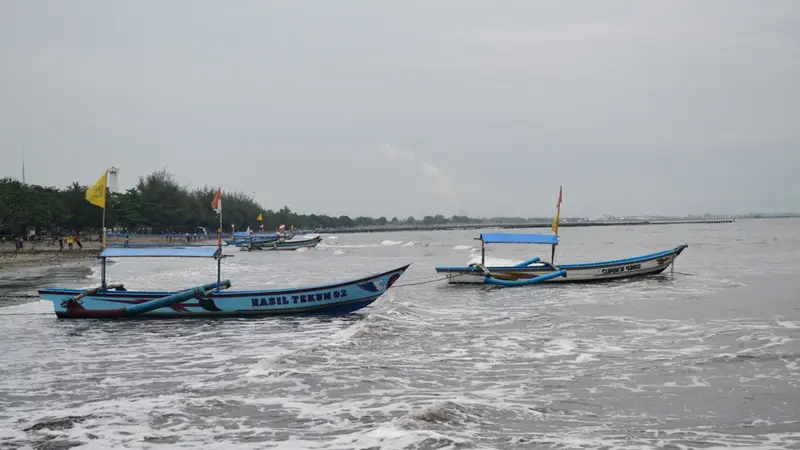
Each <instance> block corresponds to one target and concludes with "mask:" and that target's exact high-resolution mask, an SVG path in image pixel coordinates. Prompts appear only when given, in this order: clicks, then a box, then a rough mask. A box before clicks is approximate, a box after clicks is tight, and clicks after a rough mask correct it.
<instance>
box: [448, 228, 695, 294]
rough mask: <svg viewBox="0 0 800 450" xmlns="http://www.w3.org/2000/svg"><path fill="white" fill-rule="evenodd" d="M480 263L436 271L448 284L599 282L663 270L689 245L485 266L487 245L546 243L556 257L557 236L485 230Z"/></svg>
mask: <svg viewBox="0 0 800 450" xmlns="http://www.w3.org/2000/svg"><path fill="white" fill-rule="evenodd" d="M476 239H477V240H480V241H481V262H480V264H470V265H468V266H436V267H435V269H436V272H437V273H440V274H443V275H445V276H446V277H447V282H448V283H449V284H490V285H496V286H505V287H514V286H528V285H533V284H540V283H548V282H558V283H567V282H598V281H607V280H612V279H619V278H630V277H641V276H647V275H654V274H658V273H661V272H663V271H664V270H665V269H667V267H670V266H671V265H672V264H673V263H674V261H675V259H676V258H677V257H678V256H679V255H680V254H681V252H683V250H685V249H686V248H687V247H688V246H687V245H686V244H682V245H679V246H677V247H675V248H672V249H668V250H663V251H659V252H655V253H650V254H646V255H641V256H635V257H632V258H625V259H617V260H609V261H600V262H590V263H577V264H559V265H555V264H554V263H553V262H546V261H542V260H541V259H540V258H539V257H535V258H531V259H529V260H527V261H523V262H521V263H519V264H515V265H513V266H486V264H485V263H486V244H544V245H550V246H552V252H551V255H552V256H551V260H554V259H555V258H554V256H555V247H556V245H558V243H559V240H558V236H555V235H549V234H516V233H483V234H481V235H480V237H478V238H476Z"/></svg>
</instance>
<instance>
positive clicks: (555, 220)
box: [553, 210, 561, 235]
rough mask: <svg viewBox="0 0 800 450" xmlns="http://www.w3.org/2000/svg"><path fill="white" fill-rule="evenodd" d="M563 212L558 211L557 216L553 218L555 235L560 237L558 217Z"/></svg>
mask: <svg viewBox="0 0 800 450" xmlns="http://www.w3.org/2000/svg"><path fill="white" fill-rule="evenodd" d="M560 212H561V211H560V210H556V216H555V217H554V218H553V233H555V234H556V235H558V215H559V213H560Z"/></svg>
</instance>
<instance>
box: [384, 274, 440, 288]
mask: <svg viewBox="0 0 800 450" xmlns="http://www.w3.org/2000/svg"><path fill="white" fill-rule="evenodd" d="M450 278H452V276H450V275H448V276H446V277H444V278H442V277H439V278H434V279H432V280H424V281H417V282H414V283H403V284H395V285H393V286H392V289H394V288H399V287H406V286H417V285H420V284H428V283H436V282H437V281H444V280H448V279H450Z"/></svg>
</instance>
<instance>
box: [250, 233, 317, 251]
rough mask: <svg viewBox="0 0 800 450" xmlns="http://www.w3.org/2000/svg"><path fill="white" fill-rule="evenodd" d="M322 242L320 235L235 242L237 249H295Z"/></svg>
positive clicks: (313, 245) (309, 246)
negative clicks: (293, 238) (267, 240)
mask: <svg viewBox="0 0 800 450" xmlns="http://www.w3.org/2000/svg"><path fill="white" fill-rule="evenodd" d="M320 242H322V237H320V236H314V237H311V238H307V239H298V240H296V241H292V240H284V239H279V240H277V241H271V242H251V243H243V244H237V245H236V246H237V247H239V250H244V251H249V250H297V249H300V248H314V247H316V246H317V244H319V243H320Z"/></svg>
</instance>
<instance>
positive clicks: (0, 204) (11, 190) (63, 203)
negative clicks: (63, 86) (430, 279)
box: [0, 171, 515, 236]
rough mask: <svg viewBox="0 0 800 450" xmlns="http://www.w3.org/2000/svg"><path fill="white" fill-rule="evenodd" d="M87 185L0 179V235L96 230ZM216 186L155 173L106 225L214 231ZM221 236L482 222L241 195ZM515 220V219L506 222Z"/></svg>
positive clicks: (110, 201)
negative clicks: (273, 202)
mask: <svg viewBox="0 0 800 450" xmlns="http://www.w3.org/2000/svg"><path fill="white" fill-rule="evenodd" d="M86 189H87V186H84V185H81V184H79V183H72V184H71V185H70V186H69V187H67V188H66V189H57V188H54V187H44V186H37V185H31V184H22V183H21V182H19V181H17V180H14V179H11V178H3V179H0V235H6V236H8V235H9V234H24V233H25V231H26V230H35V231H36V233H37V234H43V233H48V232H56V231H61V232H72V231H78V232H82V233H88V232H99V230H100V226H101V223H102V214H103V210H102V209H101V208H99V207H97V206H95V205H92V204H91V203H89V202H88V201H87V200H86ZM215 193H216V187H202V188H196V189H188V188H186V187H184V186H181V185H180V184H179V183H178V182H177V181H175V179H174V177H173V175H172V174H170V173H168V172H166V171H156V172H153V173H152V174H150V175H147V176H144V177H140V178H139V182H138V183H137V184H136V186H134V187H133V188H131V189H128V190H127V191H125V192H121V193H109V194H108V197H107V204H106V206H107V208H108V209H107V211H106V226H107V227H108V228H109V230H111V229H116V230H119V231H123V230H124V231H128V232H131V233H137V232H151V233H168V232H176V233H185V232H194V231H197V230H198V227H204V228H205V229H206V230H207V231H208V232H209V233H214V232H216V229H217V226H218V223H219V222H218V219H217V218H216V215H215V213H214V212H213V211H212V209H211V200H212V199H213V197H214V194H215ZM222 205H223V219H224V226H225V230H224V231H226V232H229V231H230V225H231V224H235V225H236V229H237V230H245V229H247V227H248V226H249V227H251V228H253V229H257V228H258V225H259V222H258V221H257V220H256V218H257V217H258V215H259V214H263V216H262V217H263V219H264V221H263V223H264V229H266V230H274V229H276V228H277V227H278V225H280V224H286V225H287V226H289V225H294V226H295V227H296V228H305V229H317V228H340V227H354V226H356V227H357V226H375V225H390V224H443V223H475V222H481V220H478V219H472V218H469V217H464V216H453V217H451V218H446V217H444V216H441V215H436V216H427V217H425V218H424V219H422V220H417V219H415V218H413V217H408V218H407V219H403V220H401V219H398V218H396V217H395V218H392V219H391V220H389V219H387V218H386V217H380V218H377V219H374V218H371V217H355V218H351V217H348V216H339V217H330V216H326V215H318V214H310V215H305V214H296V213H294V212H292V211H291V210H290V209H289V207H287V206H284V207H283V208H281V209H280V210H278V211H272V210H268V209H264V207H263V206H261V205H260V204H259V203H258V202H256V201H255V200H254V199H253V198H252V197H250V196H248V195H246V194H243V193H241V192H235V193H232V192H225V191H223V197H222ZM506 220H509V221H510V220H515V219H506Z"/></svg>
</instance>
